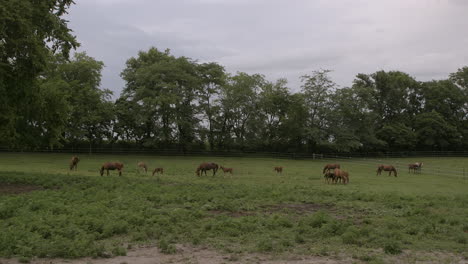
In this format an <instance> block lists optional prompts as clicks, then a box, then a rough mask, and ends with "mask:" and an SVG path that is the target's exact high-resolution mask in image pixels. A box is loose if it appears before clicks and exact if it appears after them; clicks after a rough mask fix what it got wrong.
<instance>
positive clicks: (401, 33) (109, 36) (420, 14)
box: [67, 0, 468, 96]
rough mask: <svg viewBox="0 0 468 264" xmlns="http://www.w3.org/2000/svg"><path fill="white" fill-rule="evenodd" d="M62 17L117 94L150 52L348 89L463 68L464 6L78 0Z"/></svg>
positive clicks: (467, 60)
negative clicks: (368, 77)
mask: <svg viewBox="0 0 468 264" xmlns="http://www.w3.org/2000/svg"><path fill="white" fill-rule="evenodd" d="M75 2H76V4H75V5H74V6H72V8H70V10H69V13H70V14H69V15H68V16H67V19H68V20H69V21H70V22H69V26H70V28H71V29H73V31H74V34H75V35H76V36H77V38H78V41H79V42H80V43H81V47H80V48H79V51H86V52H87V53H88V55H90V56H92V57H94V58H96V59H98V60H101V61H103V62H104V64H105V65H106V67H105V69H104V71H103V82H102V87H103V88H108V89H111V90H113V91H114V92H115V96H118V95H119V94H120V91H121V90H122V88H123V87H124V86H125V83H124V82H123V80H122V79H121V78H120V76H119V75H120V72H121V71H122V70H123V68H124V66H125V61H126V60H127V59H129V58H130V57H134V56H136V55H137V52H138V51H139V50H148V49H149V48H150V47H151V46H154V47H156V48H158V49H160V50H164V49H166V48H169V49H171V53H173V54H174V55H176V56H186V57H190V58H192V59H196V60H198V61H200V62H206V61H214V62H218V63H219V64H221V65H223V66H225V67H226V69H227V71H228V72H231V73H235V72H237V71H243V72H247V73H261V74H264V75H265V76H266V77H267V79H269V80H272V81H273V80H276V79H278V78H287V79H288V81H289V87H290V88H291V90H293V91H298V90H300V85H301V83H300V81H299V76H301V75H304V74H307V73H310V72H311V71H313V70H318V69H330V70H333V73H332V77H333V80H334V81H335V82H336V83H338V84H339V85H340V86H341V87H345V86H350V85H351V84H352V81H353V79H354V76H355V75H356V74H357V73H373V72H375V71H378V70H386V71H389V70H401V71H404V72H407V73H409V74H410V75H412V76H413V77H415V78H416V79H418V80H423V81H424V80H432V79H441V78H445V77H447V75H448V74H449V73H451V72H455V71H456V70H457V69H458V68H461V67H463V66H468V33H467V29H468V18H467V16H468V15H467V14H468V0H76V1H75Z"/></svg>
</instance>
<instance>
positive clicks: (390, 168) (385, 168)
mask: <svg viewBox="0 0 468 264" xmlns="http://www.w3.org/2000/svg"><path fill="white" fill-rule="evenodd" d="M382 171H388V176H391V175H392V171H393V175H394V176H395V177H396V176H397V171H396V169H395V167H393V166H392V165H379V166H377V175H380V174H382Z"/></svg>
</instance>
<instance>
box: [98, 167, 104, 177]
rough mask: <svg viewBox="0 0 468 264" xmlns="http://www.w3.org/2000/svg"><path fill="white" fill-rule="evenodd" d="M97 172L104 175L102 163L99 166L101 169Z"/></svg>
mask: <svg viewBox="0 0 468 264" xmlns="http://www.w3.org/2000/svg"><path fill="white" fill-rule="evenodd" d="M99 173H101V176H102V175H104V165H103V166H102V167H101V169H100V170H99Z"/></svg>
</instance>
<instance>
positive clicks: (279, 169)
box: [273, 166, 283, 173]
mask: <svg viewBox="0 0 468 264" xmlns="http://www.w3.org/2000/svg"><path fill="white" fill-rule="evenodd" d="M273 170H274V171H276V173H282V172H283V167H281V166H279V167H275V168H274V169H273Z"/></svg>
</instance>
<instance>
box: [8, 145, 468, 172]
mask: <svg viewBox="0 0 468 264" xmlns="http://www.w3.org/2000/svg"><path fill="white" fill-rule="evenodd" d="M0 152H23V153H76V154H80V153H84V154H118V155H125V154H132V155H157V156H211V157H213V156H215V157H251V158H277V159H311V160H324V161H327V160H328V161H337V162H338V161H340V162H346V163H351V164H353V165H357V166H366V167H369V169H375V170H376V169H377V165H378V164H385V163H389V162H390V161H388V160H385V159H387V158H392V160H391V163H392V165H394V166H395V167H396V168H397V170H398V171H404V170H406V169H407V168H408V161H401V160H398V158H408V157H414V158H415V160H414V162H418V161H422V162H424V160H423V158H421V157H431V158H434V157H468V151H406V152H401V151H400V152H360V153H325V154H316V153H291V152H254V151H242V152H241V151H186V152H182V151H178V150H155V149H128V148H94V149H92V150H91V153H90V149H89V148H64V149H37V150H34V151H31V150H30V151H19V150H15V149H5V148H0ZM416 157H417V159H416ZM460 166H466V165H465V164H461V165H460ZM422 171H423V173H424V174H432V175H439V176H453V177H461V178H464V179H467V178H468V170H467V169H465V168H463V167H459V168H453V167H448V166H447V167H442V166H435V165H431V164H430V163H425V164H424V165H423V167H422Z"/></svg>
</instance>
